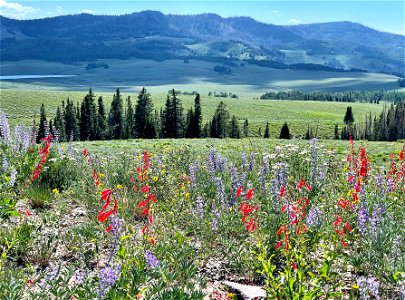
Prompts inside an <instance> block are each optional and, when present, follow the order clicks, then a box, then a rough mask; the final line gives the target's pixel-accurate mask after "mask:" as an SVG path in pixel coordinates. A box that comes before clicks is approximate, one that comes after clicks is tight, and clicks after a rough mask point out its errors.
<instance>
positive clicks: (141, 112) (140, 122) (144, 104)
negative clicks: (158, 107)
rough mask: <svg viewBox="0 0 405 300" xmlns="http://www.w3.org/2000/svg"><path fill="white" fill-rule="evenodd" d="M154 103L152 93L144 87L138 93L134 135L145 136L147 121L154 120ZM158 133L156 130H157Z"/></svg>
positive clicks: (137, 136) (136, 136)
mask: <svg viewBox="0 0 405 300" xmlns="http://www.w3.org/2000/svg"><path fill="white" fill-rule="evenodd" d="M152 111H153V103H152V99H151V98H150V94H149V93H148V92H147V91H146V89H145V88H142V90H141V91H140V93H139V94H138V100H137V103H136V106H135V116H134V137H135V138H144V137H145V127H146V123H147V122H149V123H154V122H152ZM155 134H156V132H155Z"/></svg>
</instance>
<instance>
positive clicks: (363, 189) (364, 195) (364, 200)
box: [360, 184, 367, 206]
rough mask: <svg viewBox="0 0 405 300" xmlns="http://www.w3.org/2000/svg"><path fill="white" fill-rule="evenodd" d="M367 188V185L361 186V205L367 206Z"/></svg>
mask: <svg viewBox="0 0 405 300" xmlns="http://www.w3.org/2000/svg"><path fill="white" fill-rule="evenodd" d="M366 190H367V186H366V185H365V184H361V185H360V203H361V205H364V206H367V193H366Z"/></svg>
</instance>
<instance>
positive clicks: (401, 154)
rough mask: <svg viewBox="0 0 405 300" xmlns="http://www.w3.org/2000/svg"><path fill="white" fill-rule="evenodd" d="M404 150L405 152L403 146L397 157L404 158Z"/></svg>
mask: <svg viewBox="0 0 405 300" xmlns="http://www.w3.org/2000/svg"><path fill="white" fill-rule="evenodd" d="M404 152H405V146H403V147H402V151H401V152H400V153H399V159H400V160H401V161H403V160H404Z"/></svg>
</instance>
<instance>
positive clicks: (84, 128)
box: [34, 88, 248, 142]
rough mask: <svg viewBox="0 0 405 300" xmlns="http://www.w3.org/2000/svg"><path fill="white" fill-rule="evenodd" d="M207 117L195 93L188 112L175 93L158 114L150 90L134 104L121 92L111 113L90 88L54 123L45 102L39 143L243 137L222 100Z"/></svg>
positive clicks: (62, 109) (59, 113)
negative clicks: (51, 139) (51, 140)
mask: <svg viewBox="0 0 405 300" xmlns="http://www.w3.org/2000/svg"><path fill="white" fill-rule="evenodd" d="M124 101H126V105H124ZM202 119H203V115H202V110H201V99H200V95H199V94H198V93H196V95H195V99H194V106H193V107H190V108H189V109H188V110H187V112H185V111H184V108H183V106H182V103H181V100H180V99H179V98H178V96H177V93H176V91H175V90H171V91H170V92H169V93H168V95H167V98H166V103H165V106H164V108H161V109H160V111H158V110H156V109H154V105H153V102H152V99H151V96H150V94H149V93H148V92H147V91H146V89H145V88H143V89H142V90H141V91H140V92H139V94H138V97H137V100H136V103H135V105H133V104H132V99H131V97H130V96H128V97H127V98H126V99H125V100H124V99H123V97H122V95H121V92H120V90H119V89H117V90H116V92H115V93H114V96H113V100H112V102H111V106H110V110H109V111H108V113H107V111H106V108H105V105H104V101H103V98H102V97H101V96H100V97H99V98H98V99H97V103H96V97H95V95H94V93H93V91H92V90H91V89H90V90H89V92H88V93H87V94H86V96H85V97H84V98H83V100H82V102H81V103H76V104H74V103H73V101H71V100H70V99H69V98H68V99H67V101H66V102H65V101H62V103H61V105H59V106H58V107H57V109H56V113H55V117H54V118H53V119H52V118H51V119H47V117H46V111H45V105H44V104H42V105H41V108H40V120H39V128H38V131H37V142H40V141H41V139H42V138H43V137H45V136H46V135H47V134H48V132H50V133H52V134H53V135H55V136H57V138H58V140H60V141H70V140H72V141H79V140H80V141H91V140H111V139H131V138H144V139H153V138H205V137H213V138H226V137H230V138H240V137H241V136H242V132H241V129H240V126H239V121H238V120H237V118H236V116H232V117H231V116H230V114H229V111H228V110H227V108H226V105H225V103H224V102H223V101H221V102H220V103H219V105H218V107H217V109H216V111H215V113H214V116H213V117H212V119H211V120H210V121H209V122H207V123H206V124H202ZM34 123H35V121H34ZM243 134H244V135H245V136H247V135H248V120H247V119H246V120H245V123H244V125H243Z"/></svg>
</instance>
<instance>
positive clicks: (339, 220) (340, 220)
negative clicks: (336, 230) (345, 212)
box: [333, 216, 342, 227]
mask: <svg viewBox="0 0 405 300" xmlns="http://www.w3.org/2000/svg"><path fill="white" fill-rule="evenodd" d="M340 223H342V218H341V217H340V216H336V219H335V222H334V223H333V226H335V227H336V226H338V225H339V224H340Z"/></svg>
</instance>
